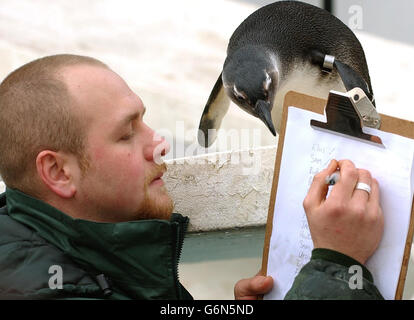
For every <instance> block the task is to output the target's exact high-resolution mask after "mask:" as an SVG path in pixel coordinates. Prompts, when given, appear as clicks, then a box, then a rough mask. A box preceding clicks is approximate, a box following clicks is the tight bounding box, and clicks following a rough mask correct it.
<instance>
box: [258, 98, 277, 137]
mask: <svg viewBox="0 0 414 320" xmlns="http://www.w3.org/2000/svg"><path fill="white" fill-rule="evenodd" d="M255 111H256V115H257V117H258V118H259V119H260V120H262V121H263V122H264V123H265V125H266V127H268V128H269V130H270V132H271V133H272V134H273V135H274V136H276V130H275V127H274V126H273V121H272V115H271V114H270V103H269V102H266V101H264V100H257V102H256V107H255Z"/></svg>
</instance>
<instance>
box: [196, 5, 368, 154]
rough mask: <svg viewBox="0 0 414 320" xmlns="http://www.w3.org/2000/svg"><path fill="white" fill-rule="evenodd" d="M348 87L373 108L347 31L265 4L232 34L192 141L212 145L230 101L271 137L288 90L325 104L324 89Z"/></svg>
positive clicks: (306, 9)
mask: <svg viewBox="0 0 414 320" xmlns="http://www.w3.org/2000/svg"><path fill="white" fill-rule="evenodd" d="M327 58H328V59H327ZM326 65H330V67H328V70H326ZM354 87H360V88H361V89H362V90H364V92H365V94H366V95H367V97H368V98H369V99H370V100H371V101H372V103H373V104H374V105H375V103H374V96H373V92H372V87H371V80H370V76H369V71H368V65H367V62H366V58H365V54H364V50H363V48H362V46H361V44H360V42H359V40H358V39H357V37H356V36H355V34H354V33H353V32H352V30H350V29H349V28H348V27H347V26H346V25H345V24H344V23H343V22H342V21H340V20H339V19H338V18H336V17H335V16H333V15H332V14H331V13H329V12H328V11H326V10H324V9H321V8H318V7H316V6H313V5H310V4H307V3H303V2H299V1H280V2H275V3H271V4H269V5H266V6H264V7H261V8H259V9H258V10H256V11H255V12H253V13H252V14H251V15H250V16H248V17H247V18H246V19H245V20H244V21H243V22H242V23H241V24H240V25H239V26H238V27H237V29H236V30H235V31H234V33H233V34H232V36H231V38H230V40H229V43H228V47H227V57H226V59H225V61H224V65H223V69H222V72H221V74H220V76H219V77H218V79H217V81H216V83H215V85H214V87H213V89H212V91H211V94H210V96H209V98H208V100H207V103H206V105H205V108H204V111H203V114H202V116H201V120H200V124H199V131H198V142H199V144H200V145H201V146H204V147H206V148H207V147H209V146H210V145H211V144H212V143H213V142H214V141H215V139H216V134H217V130H218V129H219V128H220V125H221V122H222V119H223V117H224V116H225V114H226V113H227V111H228V109H229V106H230V101H233V102H234V103H235V104H236V105H238V106H239V107H240V108H241V109H242V110H244V111H246V112H248V113H249V114H251V115H252V116H254V117H257V118H259V119H260V120H262V121H263V123H264V124H265V125H266V126H267V128H268V129H269V130H270V132H271V133H272V134H273V135H274V136H276V133H277V132H279V130H280V123H281V116H282V108H283V100H284V96H285V94H286V93H287V92H288V91H290V90H295V91H298V92H301V93H304V94H308V95H312V96H316V97H319V98H322V99H327V97H328V95H329V91H330V90H336V91H342V92H343V91H349V90H351V89H353V88H354ZM211 129H215V130H211Z"/></svg>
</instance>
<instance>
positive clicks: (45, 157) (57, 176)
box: [36, 150, 76, 198]
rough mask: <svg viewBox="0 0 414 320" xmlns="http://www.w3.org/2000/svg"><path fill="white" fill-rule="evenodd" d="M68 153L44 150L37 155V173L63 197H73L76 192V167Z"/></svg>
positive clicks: (49, 186) (51, 188) (50, 187)
mask: <svg viewBox="0 0 414 320" xmlns="http://www.w3.org/2000/svg"><path fill="white" fill-rule="evenodd" d="M72 165H73V164H71V161H70V159H69V157H68V155H67V154H64V153H62V152H55V151H51V150H43V151H41V152H39V154H38V155H37V157H36V169H37V174H38V175H39V177H40V179H41V180H42V181H43V183H44V184H45V185H46V186H47V187H48V188H49V189H50V190H52V191H53V192H54V193H56V194H57V195H58V196H60V197H62V198H72V197H73V196H74V195H75V193H76V185H75V183H74V182H75V181H74V178H75V177H74V173H75V168H73V167H72Z"/></svg>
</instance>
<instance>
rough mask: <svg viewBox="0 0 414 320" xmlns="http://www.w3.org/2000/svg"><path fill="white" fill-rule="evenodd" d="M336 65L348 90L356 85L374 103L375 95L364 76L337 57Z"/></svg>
mask: <svg viewBox="0 0 414 320" xmlns="http://www.w3.org/2000/svg"><path fill="white" fill-rule="evenodd" d="M334 65H335V67H336V70H337V71H338V73H339V75H340V76H341V79H342V82H343V83H344V85H345V88H346V91H350V90H352V89H354V88H356V87H358V88H361V89H362V90H364V92H365V94H366V96H367V97H368V99H369V100H370V101H371V102H372V103H373V104H374V106H375V101H374V95H373V94H372V92H371V90H370V89H369V87H368V84H367V83H366V81H365V80H364V79H362V77H361V76H360V75H359V74H358V72H356V71H355V70H354V69H352V68H351V67H350V66H349V65H347V64H345V63H343V62H341V61H338V60H336V59H335V62H334Z"/></svg>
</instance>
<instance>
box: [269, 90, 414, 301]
mask: <svg viewBox="0 0 414 320" xmlns="http://www.w3.org/2000/svg"><path fill="white" fill-rule="evenodd" d="M330 97H331V95H330ZM328 100H329V98H328ZM289 106H294V107H297V108H300V109H303V110H307V111H311V112H315V113H319V114H321V115H323V114H324V112H325V107H326V106H327V100H324V99H320V98H316V97H312V96H309V95H305V94H301V93H298V92H295V91H290V92H288V93H287V94H286V96H285V99H284V104H283V111H282V122H281V129H280V133H279V141H278V148H277V153H276V158H275V166H274V175H273V183H272V189H271V194H270V201H269V210H268V216H267V224H266V233H265V241H264V247H263V258H262V268H261V274H262V275H267V265H268V257H269V248H270V238H271V234H272V230H273V213H274V207H275V200H276V193H277V188H278V181H279V173H280V166H281V159H282V153H283V145H284V138H285V132H286V124H287V115H288V107H289ZM327 116H328V114H327ZM379 116H380V120H381V122H380V124H379V123H376V124H372V126H375V125H376V126H377V128H379V129H380V130H381V131H386V132H389V133H394V134H398V135H401V136H404V137H407V138H410V139H414V122H412V121H407V120H403V119H399V118H395V117H391V116H388V115H384V114H379ZM370 120H372V119H370ZM328 122H329V120H328ZM331 122H332V121H331ZM342 134H346V133H342ZM357 138H358V137H357ZM365 139H367V137H365ZM367 140H369V138H368V139H367ZM373 142H374V143H378V141H373ZM413 203H414V201H413ZM413 234H414V205H413V204H412V206H411V216H410V223H409V229H408V233H407V238H406V242H405V250H404V256H403V261H402V266H401V270H400V275H399V280H398V285H397V290H396V294H395V299H396V300H400V299H402V296H403V291H404V284H405V279H406V275H407V269H408V262H409V259H410V251H411V245H412V238H413Z"/></svg>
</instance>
